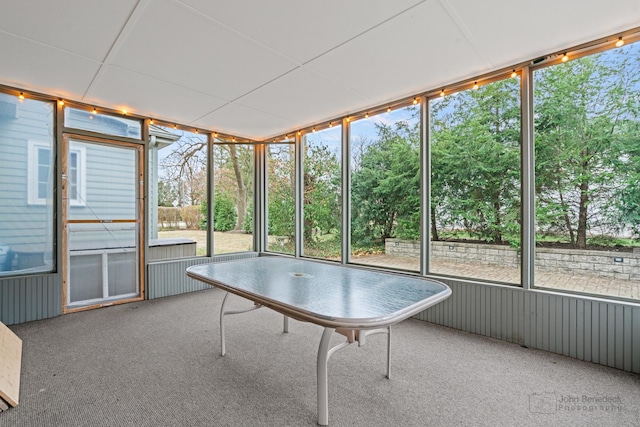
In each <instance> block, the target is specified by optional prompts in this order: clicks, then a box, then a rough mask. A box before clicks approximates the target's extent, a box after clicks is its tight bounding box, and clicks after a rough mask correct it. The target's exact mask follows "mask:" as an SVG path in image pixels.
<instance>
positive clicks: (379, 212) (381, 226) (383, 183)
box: [349, 106, 420, 271]
mask: <svg viewBox="0 0 640 427" xmlns="http://www.w3.org/2000/svg"><path fill="white" fill-rule="evenodd" d="M350 134H351V140H350V141H349V143H350V144H351V159H350V162H351V262H353V263H358V264H369V265H376V266H381V267H390V268H398V269H404V270H413V271H419V270H420V108H419V107H417V106H410V107H406V108H402V109H398V110H394V111H390V112H388V113H382V114H379V115H376V116H372V117H369V118H366V119H362V120H358V121H355V122H353V123H352V124H351V132H350Z"/></svg>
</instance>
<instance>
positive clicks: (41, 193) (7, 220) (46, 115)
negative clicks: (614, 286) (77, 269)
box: [0, 93, 80, 276]
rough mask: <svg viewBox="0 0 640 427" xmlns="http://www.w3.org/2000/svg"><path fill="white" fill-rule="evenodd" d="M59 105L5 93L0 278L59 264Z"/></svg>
mask: <svg viewBox="0 0 640 427" xmlns="http://www.w3.org/2000/svg"><path fill="white" fill-rule="evenodd" d="M54 109H55V104H54V103H51V102H41V101H35V100H30V99H24V100H19V99H18V98H17V97H15V96H11V95H6V94H2V93H0V276H6V275H12V274H24V273H30V272H43V271H53V269H54V267H55V251H54V243H55V242H54V237H55V233H54V224H55V219H54V209H55V199H54V197H53V195H54V188H55V179H54V169H55V168H54V166H55V158H56V156H55V145H54V132H53V129H54V113H53V112H54ZM76 164H77V165H78V167H80V158H79V157H76ZM76 183H77V181H76ZM76 185H77V184H76Z"/></svg>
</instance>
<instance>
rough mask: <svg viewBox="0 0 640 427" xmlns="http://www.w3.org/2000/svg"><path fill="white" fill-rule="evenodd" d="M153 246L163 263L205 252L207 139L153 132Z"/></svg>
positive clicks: (173, 131)
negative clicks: (166, 259) (164, 259)
mask: <svg viewBox="0 0 640 427" xmlns="http://www.w3.org/2000/svg"><path fill="white" fill-rule="evenodd" d="M150 135H151V136H150V137H151V143H150V144H149V147H150V148H149V151H150V155H149V171H150V175H151V184H150V187H149V197H150V203H149V205H150V206H151V207H152V208H151V209H150V211H151V213H150V218H149V234H150V236H149V246H152V247H159V248H158V249H155V250H154V251H153V253H157V254H158V256H160V254H164V255H162V257H163V258H164V257H168V258H180V257H189V256H196V255H198V256H205V255H207V254H208V251H207V143H208V142H207V136H206V135H203V134H199V133H195V132H189V131H183V130H179V129H174V128H171V127H161V126H154V125H152V126H151V127H150Z"/></svg>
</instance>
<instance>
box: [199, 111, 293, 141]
mask: <svg viewBox="0 0 640 427" xmlns="http://www.w3.org/2000/svg"><path fill="white" fill-rule="evenodd" d="M193 124H194V126H201V127H204V128H207V129H211V130H213V131H217V132H224V133H229V134H232V135H239V136H244V137H246V138H254V139H258V140H260V139H263V137H264V136H265V135H276V134H278V133H280V132H281V131H282V130H283V129H286V128H287V127H288V126H289V125H290V122H289V120H287V119H284V118H282V117H277V116H275V115H273V114H269V113H265V112H263V111H258V110H254V109H252V108H248V107H244V106H242V105H237V104H227V105H225V106H224V107H222V108H220V109H219V110H216V111H215V112H213V113H211V114H208V115H207V116H205V117H203V118H202V119H200V120H197V121H196V122H194V123H193Z"/></svg>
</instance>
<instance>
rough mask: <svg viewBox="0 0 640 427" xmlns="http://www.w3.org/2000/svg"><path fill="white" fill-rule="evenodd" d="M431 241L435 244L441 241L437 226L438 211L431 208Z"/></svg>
mask: <svg viewBox="0 0 640 427" xmlns="http://www.w3.org/2000/svg"><path fill="white" fill-rule="evenodd" d="M431 240H433V241H434V242H436V241H438V240H440V237H439V236H438V228H437V226H436V210H435V209H434V208H431Z"/></svg>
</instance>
